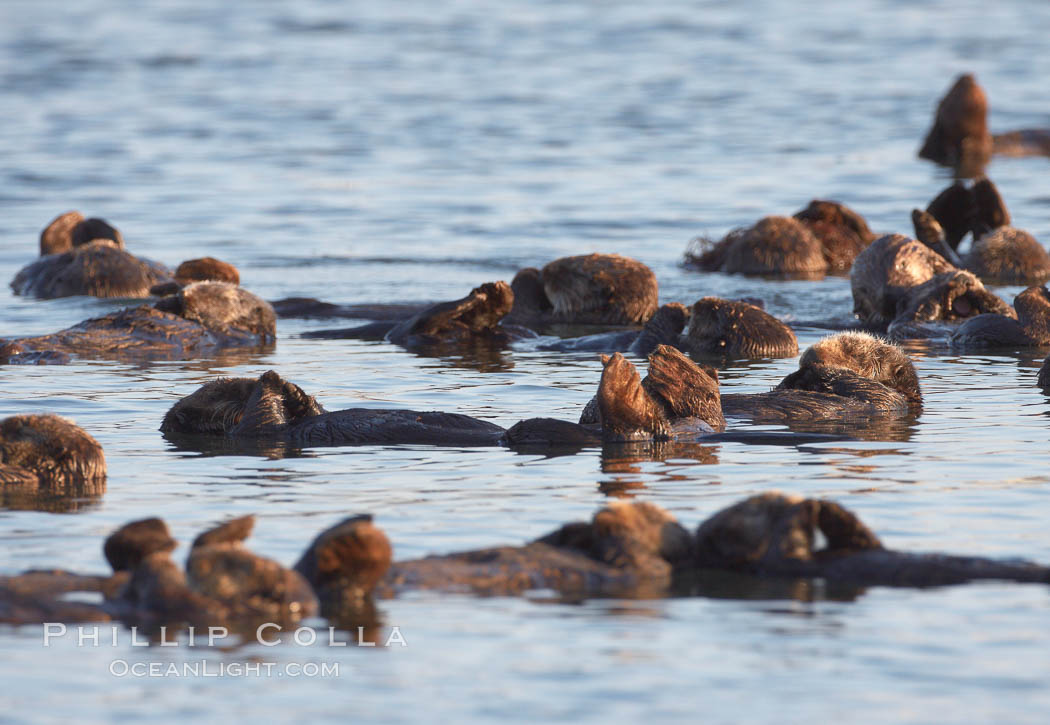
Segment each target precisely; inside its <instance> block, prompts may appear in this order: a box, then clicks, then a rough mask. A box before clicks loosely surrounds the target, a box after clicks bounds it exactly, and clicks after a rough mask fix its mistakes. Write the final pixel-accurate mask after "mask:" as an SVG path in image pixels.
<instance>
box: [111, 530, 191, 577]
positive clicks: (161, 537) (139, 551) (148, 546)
mask: <svg viewBox="0 0 1050 725" xmlns="http://www.w3.org/2000/svg"><path fill="white" fill-rule="evenodd" d="M175 546H176V543H175V539H173V538H172V537H171V532H169V531H168V525H167V524H166V523H164V521H163V520H162V519H158V518H149V519H142V520H141V521H132V522H131V523H129V524H124V525H123V526H121V527H120V528H119V529H117V530H116V531H114V532H113V533H112V534H110V535H109V537H108V538H107V539H106V543H105V545H104V546H103V548H102V551H103V553H104V554H105V555H106V561H108V562H109V565H110V566H112V567H113V571H131V570H132V569H134V568H135V567H136V566H138V565H139V563H140V562H141V561H142V560H143V559H145V558H146V557H147V556H149V555H150V554H154V553H157V552H169V551H171V550H172V549H174V548H175Z"/></svg>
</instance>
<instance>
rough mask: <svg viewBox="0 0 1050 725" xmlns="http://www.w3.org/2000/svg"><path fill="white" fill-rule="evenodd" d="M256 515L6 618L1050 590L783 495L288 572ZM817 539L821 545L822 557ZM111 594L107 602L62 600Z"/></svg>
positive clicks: (359, 534)
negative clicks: (804, 589)
mask: <svg viewBox="0 0 1050 725" xmlns="http://www.w3.org/2000/svg"><path fill="white" fill-rule="evenodd" d="M251 525H252V519H251V517H245V518H242V519H235V520H233V521H230V522H228V523H226V524H224V525H222V526H220V527H218V528H216V529H212V530H211V531H209V532H206V533H204V534H202V535H201V536H199V537H198V538H197V540H196V541H195V542H194V546H193V549H192V550H191V552H190V555H189V559H188V562H187V572H186V573H185V574H184V573H183V571H182V570H181V569H180V568H179V567H178V565H177V564H176V563H175V562H174V561H173V560H172V559H171V556H170V552H171V550H172V549H173V548H174V546H175V542H174V540H173V539H172V538H171V536H170V534H169V533H168V529H167V526H166V525H165V524H164V522H163V521H161V520H160V519H146V520H143V521H137V522H132V523H131V524H128V525H126V526H124V527H122V528H121V529H119V530H118V531H117V532H116V533H114V534H113V535H111V536H110V537H109V538H108V539H107V541H106V545H105V553H106V558H107V559H108V561H109V562H110V564H111V566H112V567H113V569H114V574H112V575H111V576H108V577H106V576H81V575H76V574H71V573H69V572H62V571H36V572H26V573H25V574H22V575H18V576H11V577H0V621H6V622H16V623H27V622H41V621H52V622H54V621H83V620H92V619H95V620H99V619H101V620H105V619H110V618H117V619H122V620H124V621H128V622H143V621H145V622H149V623H153V624H162V623H167V624H171V623H190V624H199V625H200V624H208V625H220V624H224V625H229V624H233V625H234V626H237V625H238V624H241V625H245V626H250V625H251V624H254V623H255V622H258V621H277V622H294V621H298V620H299V619H302V618H304V617H308V616H311V615H313V614H314V613H316V612H317V611H318V603H319V605H320V612H321V614H322V615H323V616H326V617H329V618H331V619H336V620H338V619H341V618H342V617H343V616H344V615H345V614H346V613H347V612H348V611H350V612H352V611H354V610H359V609H360V608H361V607H362V606H364V605H366V604H367V603H368V602H369V600H370V599H371V597H373V596H379V597H391V596H396V595H398V594H401V593H404V592H407V591H413V590H420V589H424V590H440V591H451V592H466V593H475V594H483V595H493V594H497V595H520V594H523V593H526V592H529V591H535V590H554V591H557V592H559V593H561V594H564V595H570V596H574V597H578V596H591V597H607V596H615V597H625V596H630V597H639V596H650V597H652V596H666V595H669V594H689V593H701V594H702V593H703V592H704V591H705V580H706V578H707V577H708V576H709V575H711V574H712V573H714V572H718V571H728V572H735V573H739V574H742V575H748V576H752V577H756V583H757V578H765V577H778V578H779V577H791V578H812V577H819V578H821V579H823V580H825V581H826V582H829V583H836V584H846V585H852V586H856V587H866V586H915V587H928V586H943V585H950V584H961V583H964V582H970V581H974V580H981V579H992V580H1002V581H1016V582H1030V583H1042V584H1048V583H1050V568H1048V567H1045V566H1040V565H1038V564H1033V563H1028V562H1022V561H998V560H995V559H987V558H983V557H970V556H950V555H944V554H912V553H908V552H900V551H894V550H892V549H886V548H885V547H883V545H882V543H881V542H880V541H879V539H878V537H877V536H875V534H874V533H872V531H871V530H870V529H868V528H867V527H866V526H865V525H864V524H863V523H862V522H861V521H860V520H859V519H858V518H857V517H856V516H855V515H854V514H852V513H851V512H850V511H848V510H846V509H845V508H843V507H842V506H840V505H838V504H836V503H834V502H832V501H827V500H821V499H804V498H802V497H799V496H789V495H785V494H781V493H775V492H774V493H765V494H760V495H757V496H752V497H751V498H748V499H746V500H744V501H742V502H740V503H737V504H735V505H733V506H730V507H729V508H726V509H724V510H722V511H720V512H718V513H716V514H714V515H713V516H711V517H710V518H708V519H707V520H706V521H704V522H703V523H701V524H700V526H699V527H698V528H697V531H696V534H695V536H694V535H691V534H690V533H689V531H687V530H686V529H685V528H684V527H682V526H681V525H680V524H679V523H678V522H677V521H675V519H674V517H673V516H671V515H670V514H669V513H667V512H666V511H664V510H663V509H661V508H659V507H658V506H655V505H653V504H650V503H645V502H633V503H625V502H619V501H617V502H614V503H611V504H610V505H608V506H607V507H605V508H603V509H601V510H600V511H599V512H598V513H597V514H595V516H594V517H593V518H592V519H591V521H589V522H582V521H581V522H575V523H569V524H566V525H564V526H562V527H560V528H558V529H557V530H555V531H553V532H551V533H550V534H547V535H546V536H543V537H540V538H539V539H536V540H535V541H533V542H531V543H528V544H525V545H524V546H501V547H495V548H489V549H480V550H476V551H467V552H461V553H455V554H446V555H441V556H428V557H426V558H424V559H415V560H410V561H401V562H395V563H391V559H392V548H391V546H390V542H389V540H388V539H387V537H386V536H385V535H384V534H383V532H382V531H381V530H380V529H378V528H376V526H375V525H374V524H373V521H372V517H371V516H369V515H362V516H354V517H352V518H349V519H346V520H344V521H342V522H340V523H339V524H336V525H335V526H333V527H331V528H329V529H327V530H326V531H324V532H322V533H321V534H320V535H319V536H318V537H317V538H316V539H315V540H314V541H313V542H312V543H311V544H310V546H309V547H308V548H307V550H306V552H305V553H304V554H303V556H302V558H301V559H300V560H299V562H298V563H297V564H296V566H295V569H294V570H288V569H285V568H283V567H282V566H280V565H279V564H277V563H276V562H273V561H271V560H269V559H265V558H263V557H260V556H257V555H255V554H252V553H251V552H249V551H247V550H246V549H244V548H243V546H242V545H241V543H240V542H241V541H242V540H243V539H244V538H245V537H246V536H247V534H248V532H249V531H250V529H251ZM818 532H819V533H820V534H821V535H822V536H823V538H824V539H825V541H826V545H825V546H824V547H822V548H817V546H816V539H817V534H818ZM74 591H91V592H101V593H102V594H103V596H104V597H105V601H104V602H103V603H102V604H97V605H93V604H81V603H77V602H75V601H70V600H68V599H66V598H65V596H64V595H66V594H68V593H70V592H74Z"/></svg>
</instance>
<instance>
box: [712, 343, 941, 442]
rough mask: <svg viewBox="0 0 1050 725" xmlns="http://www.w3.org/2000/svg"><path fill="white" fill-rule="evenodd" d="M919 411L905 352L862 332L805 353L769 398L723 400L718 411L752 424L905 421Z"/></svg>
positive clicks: (917, 393)
mask: <svg viewBox="0 0 1050 725" xmlns="http://www.w3.org/2000/svg"><path fill="white" fill-rule="evenodd" d="M921 409H922V393H921V391H920V389H919V378H918V375H917V374H916V372H915V366H914V365H913V364H912V362H911V360H910V359H909V358H908V356H907V355H905V354H904V352H903V351H902V350H901V349H900V348H898V347H896V346H894V345H890V344H888V343H885V342H883V341H882V340H880V339H878V338H876V337H873V336H872V335H868V334H866V333H861V332H843V333H839V334H837V335H832V336H831V337H827V338H824V339H823V340H821V341H820V342H818V343H816V344H815V345H813V346H811V347H810V348H808V349H807V350H806V351H805V352H804V353H803V354H802V356H801V357H800V358H799V361H798V370H796V371H795V372H793V373H791V374H790V375H788V376H787V377H785V378H784V379H783V380H781V381H780V383H779V384H778V385H777V386H776V387H775V388H774V389H773V390H772V391H770V392H768V393H753V394H725V395H722V411H723V413H724V414H725V415H726V416H728V417H731V418H749V419H751V420H753V421H755V422H761V423H769V422H793V421H819V420H835V421H846V422H848V421H853V420H868V419H871V418H880V417H905V416H909V415H915V414H917V413H918V412H919V411H920V410H921Z"/></svg>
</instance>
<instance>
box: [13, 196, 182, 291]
mask: <svg viewBox="0 0 1050 725" xmlns="http://www.w3.org/2000/svg"><path fill="white" fill-rule="evenodd" d="M40 255H41V257H40V259H38V260H37V261H36V262H33V263H32V264H30V265H28V266H26V267H24V268H23V269H22V270H21V271H19V272H18V274H16V275H15V278H14V280H12V281H11V289H13V290H14V292H15V294H17V295H31V296H34V297H42V298H44V299H51V298H55V297H70V296H73V295H92V296H95V297H146V296H148V295H149V290H150V288H151V287H152V286H153V285H156V284H161V283H166V282H170V281H171V272H169V271H168V269H167V268H166V267H165V266H164V265H162V264H158V263H156V262H152V261H149V260H146V259H139V258H137V257H135V256H133V255H131V254H129V253H128V252H127V251H125V249H124V239H123V237H121V235H120V232H119V231H117V230H116V229H115V228H114V227H112V226H110V225H109V224H108V223H107V222H106V221H104V220H102V219H85V218H84V217H83V215H82V214H80V212H76V211H71V212H66V213H65V214H62V215H60V216H58V217H57V218H55V219H54V220H53V221H52V222H51V223H50V224H48V226H47V228H45V229H44V231H43V232H41V234H40Z"/></svg>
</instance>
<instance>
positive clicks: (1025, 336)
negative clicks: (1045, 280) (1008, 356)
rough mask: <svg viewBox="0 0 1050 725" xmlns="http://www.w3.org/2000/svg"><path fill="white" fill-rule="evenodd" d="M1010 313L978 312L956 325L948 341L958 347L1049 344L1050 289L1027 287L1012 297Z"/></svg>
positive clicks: (1038, 345) (1023, 346)
mask: <svg viewBox="0 0 1050 725" xmlns="http://www.w3.org/2000/svg"><path fill="white" fill-rule="evenodd" d="M1015 310H1016V318H1015V317H1014V316H1012V315H996V314H987V315H977V316H976V317H973V318H970V319H969V320H967V321H966V322H964V323H963V324H962V325H960V326H959V327H958V329H957V330H956V331H955V333H954V334H953V335H952V337H951V339H950V340H949V342H950V343H951V345H952V347H960V348H993V347H1009V348H1025V347H1050V291H1048V290H1047V289H1046V287H1043V286H1037V287H1029V288H1028V289H1026V290H1024V291H1023V292H1021V294H1019V295H1017V297H1015V298H1014V307H1013V309H1012V310H1010V312H1014V311H1015Z"/></svg>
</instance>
